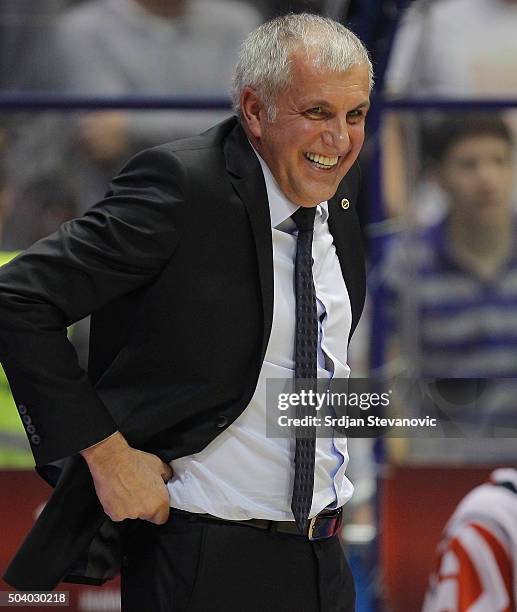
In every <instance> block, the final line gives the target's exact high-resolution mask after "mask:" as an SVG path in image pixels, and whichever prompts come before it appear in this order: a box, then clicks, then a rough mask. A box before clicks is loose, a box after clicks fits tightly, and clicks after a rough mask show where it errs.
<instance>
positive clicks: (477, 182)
mask: <svg viewBox="0 0 517 612" xmlns="http://www.w3.org/2000/svg"><path fill="white" fill-rule="evenodd" d="M438 177H439V181H440V184H441V186H442V187H443V189H444V190H445V191H446V193H447V196H448V198H449V201H450V206H451V210H452V211H453V212H455V213H457V214H464V215H468V216H470V217H471V216H474V215H475V216H479V217H480V218H481V220H482V218H487V220H488V218H489V217H490V216H491V215H493V214H497V213H498V211H501V210H508V209H509V208H510V202H511V194H512V188H513V159H512V147H511V146H510V145H509V144H508V143H507V142H506V141H505V140H503V139H502V138H499V137H498V136H495V135H491V134H487V135H483V134H481V135H477V136H472V137H467V138H463V139H462V140H460V141H458V142H457V143H455V144H453V145H452V146H451V147H450V148H449V150H448V151H447V152H446V153H445V156H444V158H443V159H442V162H441V164H440V169H439V173H438Z"/></svg>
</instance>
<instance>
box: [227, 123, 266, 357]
mask: <svg viewBox="0 0 517 612" xmlns="http://www.w3.org/2000/svg"><path fill="white" fill-rule="evenodd" d="M224 154H225V158H226V169H227V171H228V174H229V177H230V181H231V183H232V185H233V187H234V189H235V191H236V192H237V194H238V196H239V198H240V199H241V200H242V202H243V204H244V206H245V208H246V211H247V213H248V217H249V221H250V225H251V230H252V233H253V238H254V243H255V250H256V254H257V266H258V272H259V280H260V289H261V295H262V311H263V314H264V333H263V336H262V354H261V360H260V362H261V363H262V361H263V359H264V355H265V354H266V348H267V345H268V342H269V336H270V334H271V325H272V322H273V242H272V237H271V219H270V215H269V205H268V198H267V192H266V185H265V183H264V177H263V175H262V169H261V168H260V163H259V161H258V159H257V156H256V155H255V153H254V151H253V149H252V147H251V145H250V143H249V142H248V139H247V137H246V134H245V133H244V130H243V129H242V128H241V126H240V124H237V125H236V126H235V128H234V129H233V130H232V131H231V133H230V134H229V136H228V138H227V139H226V142H225V146H224Z"/></svg>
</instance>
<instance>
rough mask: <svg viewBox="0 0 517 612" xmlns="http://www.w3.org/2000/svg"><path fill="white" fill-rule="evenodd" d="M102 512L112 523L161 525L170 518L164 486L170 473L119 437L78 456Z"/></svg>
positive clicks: (113, 437) (113, 436)
mask: <svg viewBox="0 0 517 612" xmlns="http://www.w3.org/2000/svg"><path fill="white" fill-rule="evenodd" d="M81 455H82V456H83V457H84V459H85V460H86V463H87V464H88V467H89V468H90V472H91V474H92V477H93V482H94V484H95V491H96V492H97V497H98V498H99V501H100V502H101V504H102V507H103V508H104V512H106V514H107V515H108V516H109V517H110V518H111V520H113V521H122V520H124V519H126V518H131V519H137V518H138V519H143V520H146V521H150V522H151V523H155V524H157V525H161V524H163V523H165V522H166V521H167V518H168V516H169V509H170V508H169V494H168V491H167V487H166V485H165V483H166V482H167V481H168V480H169V479H170V478H172V470H171V468H170V466H169V465H167V464H166V463H164V462H163V461H162V460H161V459H160V458H159V457H157V456H156V455H152V454H150V453H144V452H143V451H139V450H136V449H134V448H131V446H129V444H128V443H127V442H126V440H125V439H124V437H123V436H122V434H121V433H119V432H116V433H115V434H113V435H112V436H110V437H109V438H106V439H105V440H103V441H102V442H99V443H98V444H96V445H95V446H91V447H90V448H87V449H85V450H83V451H82V452H81Z"/></svg>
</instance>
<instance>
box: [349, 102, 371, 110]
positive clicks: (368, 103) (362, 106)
mask: <svg viewBox="0 0 517 612" xmlns="http://www.w3.org/2000/svg"><path fill="white" fill-rule="evenodd" d="M360 108H370V100H365V101H364V102H361V104H358V105H357V106H356V107H355V108H353V109H352V110H353V111H354V110H359V109H360Z"/></svg>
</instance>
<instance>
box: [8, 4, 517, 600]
mask: <svg viewBox="0 0 517 612" xmlns="http://www.w3.org/2000/svg"><path fill="white" fill-rule="evenodd" d="M299 11H307V12H316V13H319V14H323V15H328V16H330V17H333V18H334V19H337V20H339V21H342V22H343V23H345V24H346V25H347V26H348V27H350V28H351V29H353V30H354V31H355V32H356V33H357V34H358V35H359V36H360V37H361V38H362V40H363V41H364V42H365V43H366V45H367V46H368V48H369V50H370V52H371V55H372V59H373V62H374V66H375V71H376V85H375V90H374V93H373V98H372V101H373V106H372V110H371V115H370V118H369V122H368V132H369V134H368V140H367V145H366V146H365V149H364V151H363V153H362V155H361V166H362V174H363V188H362V194H361V201H360V216H361V221H362V225H363V228H364V238H365V244H366V247H367V253H368V278H369V295H368V300H367V308H366V312H365V315H364V316H363V320H362V322H361V325H360V327H359V330H358V333H357V334H356V337H355V339H354V341H353V344H352V347H351V361H352V371H353V372H354V375H355V376H358V377H377V378H378V377H391V378H397V377H399V378H400V377H402V378H404V377H407V378H411V379H417V380H421V381H434V380H436V379H456V382H455V383H454V384H452V383H450V384H448V385H442V387H440V394H441V398H442V400H443V402H444V403H445V404H447V406H448V408H450V409H452V410H453V411H454V414H456V415H458V414H459V415H460V416H461V418H462V424H463V425H462V428H461V429H460V430H458V433H457V435H456V436H448V437H441V438H425V437H415V438H410V437H408V438H406V439H389V438H386V439H384V440H373V439H370V440H367V439H353V440H350V456H351V460H350V472H351V478H352V480H353V481H354V483H355V485H356V495H355V497H354V499H353V501H352V503H351V504H350V507H349V508H348V509H347V512H348V517H347V522H346V527H345V533H344V536H345V540H346V541H347V542H348V546H349V554H350V556H351V558H352V563H353V566H354V572H355V574H356V579H357V581H358V610H359V612H360V611H361V610H363V611H372V612H373V611H375V610H379V611H380V610H395V612H399V611H400V612H403V611H404V610H408V611H409V610H411V611H414V610H416V609H419V608H418V606H419V605H420V604H421V602H422V601H423V597H424V591H425V582H422V578H421V576H420V577H419V578H418V579H417V580H416V582H415V581H413V583H412V586H411V587H410V588H409V591H408V590H407V588H406V591H405V592H402V591H403V590H404V586H403V578H401V577H400V576H399V575H398V571H399V569H404V568H405V565H404V564H407V563H410V562H409V561H408V559H407V558H404V557H403V555H402V553H401V550H406V549H404V548H403V547H402V548H401V544H400V541H401V540H403V539H406V538H407V537H409V534H410V533H411V524H410V523H411V521H416V520H417V517H415V515H414V514H413V513H412V512H411V508H423V509H424V510H423V511H426V510H428V511H429V512H430V513H431V514H432V515H433V516H434V517H435V521H436V522H435V523H433V522H432V521H431V523H430V524H429V525H428V530H430V531H429V534H427V535H425V534H424V535H423V536H422V546H424V545H425V543H426V542H427V546H428V548H429V549H430V550H427V551H426V552H425V554H424V557H425V559H428V558H431V557H432V553H433V550H432V548H433V546H434V544H435V543H436V542H437V541H438V538H439V531H440V529H441V527H442V526H443V524H444V523H445V519H446V514H447V512H448V511H450V510H452V508H453V507H454V504H455V503H456V502H457V501H458V499H459V498H460V497H461V495H463V494H464V493H465V492H466V491H467V490H468V488H469V487H471V486H473V485H474V484H477V483H479V482H480V481H481V480H482V479H483V478H484V476H485V475H486V474H488V473H489V471H490V470H491V469H493V468H496V467H501V466H510V465H513V466H515V465H516V464H517V443H516V440H515V430H516V429H517V416H516V414H517V411H516V409H515V398H516V397H517V393H516V392H515V391H516V386H517V385H516V384H515V382H514V380H513V379H514V378H515V377H516V371H517V312H516V310H517V247H516V246H515V239H514V238H515V228H516V214H517V211H516V197H517V184H516V181H515V177H516V162H515V159H516V157H515V142H516V140H515V139H516V136H517V36H516V34H515V33H516V32H517V1H516V0H277V1H274V0H44V1H41V0H2V2H1V3H0V48H1V52H0V265H1V263H2V262H4V261H7V260H8V259H9V258H10V257H12V256H13V255H14V254H15V253H16V252H17V251H19V250H21V249H24V248H26V247H27V246H29V245H30V244H32V243H33V242H34V241H36V240H38V239H39V238H41V237H43V236H45V235H47V234H49V233H51V232H52V231H54V230H55V229H56V228H57V227H58V226H59V225H60V224H61V223H63V222H64V221H66V220H67V219H70V218H73V217H75V216H78V215H81V214H82V213H83V212H84V211H85V210H86V209H87V208H88V207H89V206H91V205H92V204H93V203H94V202H95V201H96V200H98V199H99V198H101V197H102V195H103V193H104V191H105V189H106V187H107V184H108V181H109V179H110V178H111V177H112V176H113V175H114V174H115V173H116V172H117V169H118V168H120V167H121V165H122V163H123V162H124V160H126V159H127V158H128V157H129V156H131V154H132V153H134V152H136V151H137V150H140V149H142V148H145V147H148V146H152V145H154V144H159V143H161V142H164V141H167V140H171V139H174V138H179V137H183V136H187V135H190V134H194V133H197V132H199V131H201V130H203V129H205V128H208V127H210V126H211V125H212V124H214V123H216V122H217V121H218V120H220V119H222V118H224V117H225V116H227V115H228V114H229V113H230V110H229V109H230V104H229V90H230V84H231V79H232V73H233V67H234V62H235V58H236V54H237V50H238V47H239V44H240V42H241V41H242V39H243V38H244V37H245V36H246V35H247V33H248V32H250V31H251V30H252V29H254V28H255V27H256V26H257V25H258V24H259V23H261V22H263V21H264V20H266V19H268V18H270V17H273V16H276V15H280V14H283V13H286V12H299ZM70 334H71V337H72V339H73V341H74V343H75V346H76V348H77V351H78V353H79V355H80V358H81V359H82V360H83V362H84V363H86V359H87V350H88V348H87V347H88V322H87V321H83V322H80V323H79V324H77V325H76V326H75V327H74V329H72V330H71V331H70ZM459 379H462V380H463V379H467V380H470V381H473V380H475V381H477V382H476V384H475V385H474V386H473V387H472V386H471V387H468V388H467V391H466V394H467V396H468V401H465V397H466V395H465V384H466V383H464V382H461V381H460V382H458V380H459ZM423 384H427V383H425V382H424V383H423ZM429 384H431V383H430V382H429ZM459 396H461V398H462V399H461V401H459V400H458V397H459ZM0 404H1V406H0V469H4V470H6V469H12V468H26V467H30V466H32V465H33V463H32V458H31V455H30V452H29V451H28V447H27V445H26V442H25V436H24V433H23V428H22V427H21V426H20V424H19V423H18V415H17V413H16V411H15V410H14V409H10V408H11V404H12V399H11V398H10V395H9V390H8V386H7V382H6V380H5V378H4V377H2V373H1V372H0ZM404 408H405V409H406V410H407V409H408V406H405V407H404ZM409 409H410V410H411V411H413V412H414V413H415V414H417V413H418V412H419V410H420V409H421V407H419V406H409ZM431 494H432V495H434V496H435V502H434V503H433V502H432V501H431V500H432V497H430V495H431ZM422 500H425V503H424V502H423V501H422ZM422 504H423V505H422ZM440 504H441V505H440ZM401 506H404V509H403V510H402V509H401ZM408 508H409V510H408ZM406 512H407V513H408V514H406ZM440 512H441V514H440ZM437 513H438V514H437ZM437 516H438V518H436V517H437ZM420 518H421V517H420ZM390 521H391V522H390ZM440 521H441V523H440ZM433 525H434V526H435V527H436V528H435V527H433ZM515 525H516V529H517V517H515ZM399 527H400V529H401V530H403V531H404V533H401V534H399V533H398V532H397V529H398V528H399ZM433 529H434V530H433ZM393 533H395V536H393ZM415 533H418V531H416V532H415ZM426 538H427V540H426ZM397 543H398V547H397ZM408 550H409V551H410V552H409V553H408V554H411V549H410V548H408ZM413 553H414V554H417V555H418V554H419V553H418V551H417V553H415V551H413ZM426 555H427V556H426ZM422 563H424V561H422ZM429 570H430V568H429V567H423V568H422V569H421V573H422V574H425V575H427V572H428V571H429ZM419 580H420V582H419ZM411 588H413V590H414V591H415V593H414V594H413V595H411V594H410V591H411ZM399 590H400V592H399ZM411 597H413V599H411ZM408 602H409V603H408ZM416 602H418V604H417V603H416ZM428 602H429V599H428ZM406 604H407V605H406ZM85 605H86V604H85ZM92 605H93V604H92ZM98 605H100V604H98ZM405 606H406V607H405ZM78 609H79V608H78ZM80 609H85V610H86V609H92V610H93V609H96V608H94V607H93V608H88V607H83V608H80ZM99 609H101V608H99ZM102 609H111V608H102ZM428 609H429V610H431V608H428Z"/></svg>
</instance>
